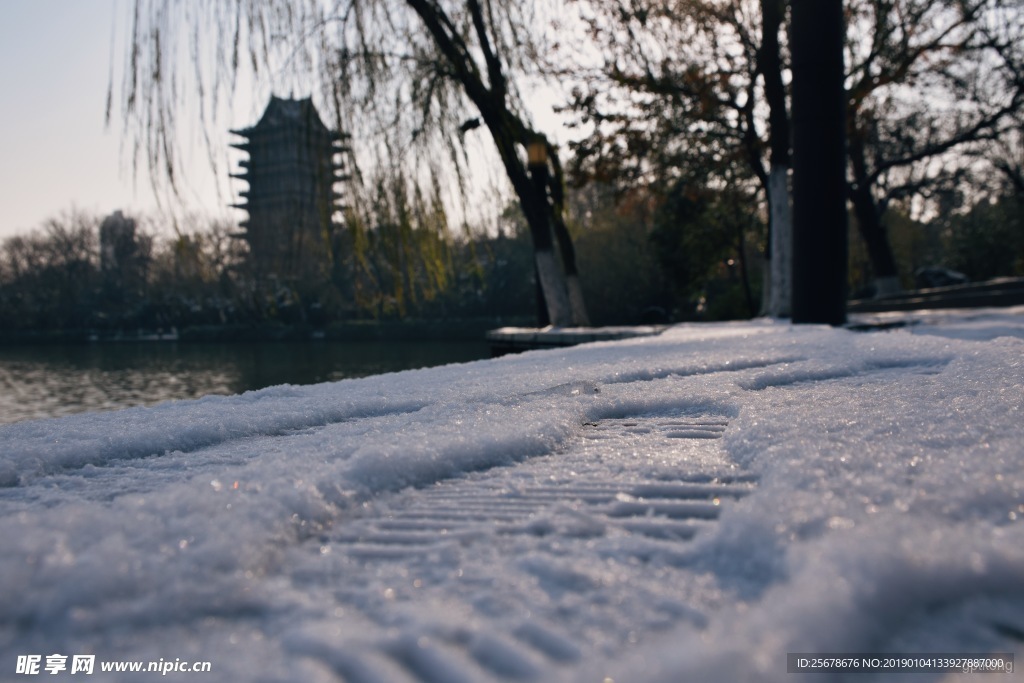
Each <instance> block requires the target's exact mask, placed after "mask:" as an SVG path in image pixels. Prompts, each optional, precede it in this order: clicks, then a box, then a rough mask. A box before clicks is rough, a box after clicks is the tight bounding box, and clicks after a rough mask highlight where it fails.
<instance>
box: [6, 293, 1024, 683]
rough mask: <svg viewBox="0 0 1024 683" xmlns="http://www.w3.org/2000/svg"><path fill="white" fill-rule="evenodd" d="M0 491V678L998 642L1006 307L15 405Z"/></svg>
mask: <svg viewBox="0 0 1024 683" xmlns="http://www.w3.org/2000/svg"><path fill="white" fill-rule="evenodd" d="M919 333H923V334H919ZM0 484H2V486H3V487H2V488H0V538H2V539H3V540H4V546H5V552H4V553H3V555H2V556H0V589H2V590H0V651H2V655H0V667H2V668H0V678H2V679H4V680H6V679H7V678H8V677H11V678H18V677H15V676H14V675H13V674H14V672H15V662H16V660H17V657H18V656H19V655H30V654H39V655H44V659H45V655H49V654H52V653H61V654H64V655H68V656H71V655H78V654H95V655H96V657H97V661H112V660H140V661H156V660H160V659H163V660H165V661H173V660H175V659H181V660H186V661H210V662H211V663H212V673H211V674H204V675H198V674H178V675H177V678H176V675H175V674H171V675H170V676H167V677H166V678H167V679H168V680H185V679H190V680H195V679H204V680H224V681H228V680H253V681H295V680H302V681H353V682H358V683H368V682H376V681H387V682H392V681H394V682H398V683H401V682H403V681H430V682H433V681H445V682H449V681H455V682H457V681H551V680H567V681H575V680H580V681H601V680H604V679H605V678H610V679H612V680H616V681H679V680H699V681H710V680H769V681H772V680H777V681H782V680H789V679H790V678H791V676H792V675H793V674H787V673H786V654H787V652H848V653H850V652H878V651H890V652H927V651H933V652H947V653H954V652H964V653H966V652H970V653H1013V652H1015V651H1017V652H1021V651H1022V649H1024V646H1022V643H1024V524H1022V521H1024V310H1022V309H1011V310H1008V311H1001V312H990V313H985V312H981V313H958V314H949V315H948V316H943V315H939V314H933V315H929V316H922V317H921V324H919V325H917V326H914V327H911V328H908V329H905V330H898V331H892V332H876V333H869V334H864V333H854V332H850V331H845V330H834V329H828V328H819V327H800V328H796V327H791V326H788V325H784V324H777V323H771V322H766V321H756V322H752V323H742V324H724V325H704V326H680V327H676V328H672V329H670V330H669V331H667V332H666V333H665V334H663V335H662V336H660V337H656V338H647V339H637V340H629V341H623V342H615V343H606V344H594V345H588V346H584V347H575V348H571V349H560V350H553V351H545V352H536V353H528V354H524V355H521V356H515V357H505V358H502V359H498V360H496V361H484V362H478V363H470V364H466V365H456V366H448V367H444V368H434V369H430V370H423V371H415V372H406V373H398V374H394V375H386V376H381V377H374V378H366V379H361V380H351V381H343V382H338V383H333V384H324V385H317V386H312V387H288V386H286V387H275V388H270V389H265V390H262V391H259V392H251V393H248V394H243V395H241V396H234V397H208V398H206V399H202V400H199V401H191V402H178V403H170V404H164V405H161V406H157V407H154V408H148V409H132V410H127V411H120V412H116V413H106V414H93V415H77V416H72V417H67V418H62V419H59V420H47V421H38V422H27V423H20V424H14V425H9V426H5V427H0ZM65 673H66V672H65ZM66 675H67V676H68V678H70V679H71V680H74V677H73V676H71V675H70V674H66ZM148 675H149V676H154V675H157V674H148ZM96 676H97V677H98V678H99V679H103V678H104V677H106V678H107V680H145V678H146V675H141V677H140V674H135V675H134V677H132V675H129V674H124V675H122V678H118V677H117V676H116V675H115V674H100V673H97V674H96ZM1015 676H1019V674H1010V675H1007V674H1000V675H997V676H996V677H995V678H992V679H991V680H993V681H995V680H1000V681H1001V680H1017V679H1016V678H1015ZM20 678H24V677H20ZM48 678H49V677H48ZM56 678H58V679H60V678H61V677H60V676H58V677H56ZM801 678H802V680H837V677H836V676H834V675H833V676H823V677H820V678H819V677H817V676H815V675H813V674H803V675H801ZM889 678H894V679H895V680H902V679H901V678H899V677H898V676H897V677H892V676H891V675H890V676H889ZM889 678H887V677H886V676H885V675H876V676H872V675H868V674H855V675H851V677H850V680H857V681H869V680H889ZM913 680H915V681H936V680H943V681H953V680H975V678H974V677H970V676H964V675H958V674H914V677H913ZM986 680H987V679H986Z"/></svg>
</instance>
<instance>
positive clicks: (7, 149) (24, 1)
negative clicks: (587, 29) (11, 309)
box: [0, 0, 565, 239]
mask: <svg viewBox="0 0 1024 683" xmlns="http://www.w3.org/2000/svg"><path fill="white" fill-rule="evenodd" d="M131 10H132V0H0V64H2V67H0V96H2V102H3V106H2V107H0V208H2V210H0V239H3V238H5V237H9V236H11V235H16V234H25V233H27V232H30V231H32V230H35V229H37V228H39V227H41V226H42V225H43V224H44V222H45V221H46V220H47V219H49V218H53V217H59V216H61V215H63V214H66V213H67V212H69V211H71V210H80V211H84V212H86V213H89V214H93V215H97V216H104V215H107V214H110V213H112V212H113V211H115V210H122V211H124V212H125V213H126V214H128V215H133V216H141V215H149V216H152V217H155V218H157V219H158V220H160V219H162V220H163V222H168V220H169V218H170V216H171V215H174V216H182V215H184V214H187V213H199V214H203V215H209V216H217V217H228V218H232V219H235V220H237V219H239V218H241V217H243V216H242V214H240V212H238V211H235V210H232V209H230V208H229V207H228V205H229V204H230V203H232V202H233V201H237V196H236V194H235V193H237V192H238V190H240V189H244V185H242V186H241V187H240V186H239V183H240V182H241V181H237V180H235V181H233V180H231V179H230V178H229V177H228V173H229V172H230V171H232V170H237V169H236V168H235V166H236V165H237V161H238V159H239V158H240V153H239V152H237V151H234V150H231V149H230V147H229V145H228V143H229V142H231V141H233V140H234V138H233V136H231V135H229V134H228V130H229V129H232V128H244V127H246V126H249V125H252V124H253V123H255V122H256V121H257V120H258V119H259V116H260V114H261V112H262V109H263V107H264V106H265V105H266V101H267V98H268V96H269V94H270V92H271V91H272V90H273V88H274V87H275V86H274V85H273V84H271V85H267V84H265V83H261V84H258V85H254V84H252V81H251V79H250V81H249V83H250V86H249V89H248V90H246V89H245V88H242V87H241V86H240V87H239V89H238V90H236V94H235V96H234V98H233V100H232V101H231V102H229V103H228V104H227V106H224V107H222V108H221V111H220V113H219V114H218V115H219V116H220V119H219V120H217V121H213V122H209V128H208V129H207V131H206V132H207V134H208V135H209V136H210V139H211V141H212V143H213V144H212V147H213V150H212V154H213V155H214V157H215V161H216V163H217V164H218V168H217V169H216V172H215V171H214V169H213V168H212V167H211V165H210V154H211V151H210V147H208V146H207V144H206V143H205V141H204V136H203V131H202V130H201V128H200V126H199V124H198V123H196V124H195V125H193V126H188V125H186V123H185V122H187V121H188V120H190V119H189V116H190V115H189V114H188V113H187V112H179V114H180V115H179V116H177V119H178V127H177V133H178V135H177V139H176V141H177V144H178V146H179V150H180V156H179V158H178V167H177V168H176V169H175V173H176V176H177V177H178V179H179V180H180V181H182V182H181V184H180V187H179V190H180V191H181V194H180V195H179V196H178V197H174V196H172V195H171V194H170V192H169V191H168V190H167V188H165V187H161V188H160V189H159V192H158V193H155V192H154V189H153V185H152V182H151V180H150V176H149V174H148V171H147V169H146V168H145V162H144V161H142V162H141V167H140V168H139V169H138V170H137V171H136V170H134V169H133V168H132V158H131V154H130V147H131V145H132V138H131V135H130V134H128V133H126V132H125V130H124V126H123V123H122V120H121V117H120V114H121V109H122V103H123V97H122V93H121V92H120V89H119V87H118V86H119V85H120V82H121V78H122V74H123V70H124V67H125V62H126V55H127V52H126V49H127V48H126V40H127V38H128V33H129V28H130V26H129V21H130V18H131V16H130V15H131ZM111 74H113V79H114V97H113V102H112V104H113V107H112V112H113V115H112V120H111V123H110V125H109V126H108V125H107V124H106V122H105V113H106V100H107V89H108V83H109V81H110V79H111ZM240 78H241V79H243V80H242V81H240V83H242V82H243V81H244V79H245V78H246V77H245V75H242V76H241V77H240ZM278 85H280V84H278ZM281 87H285V86H280V87H279V88H278V89H280V88H281ZM287 87H288V88H289V90H288V91H287V92H285V91H281V92H276V93H275V94H277V95H280V96H295V97H305V96H308V95H310V94H313V93H310V92H299V91H298V90H295V89H294V88H293V87H292V86H287ZM530 100H531V101H530V103H529V104H528V107H529V108H530V109H531V110H532V115H533V117H534V118H535V121H536V122H537V123H538V124H539V127H540V129H541V130H544V131H545V132H546V133H547V134H548V135H549V138H550V139H552V140H555V141H561V140H560V138H561V137H562V135H561V134H562V133H564V132H565V129H563V128H561V123H560V119H559V117H558V116H556V115H554V114H553V112H552V107H553V105H554V104H556V102H557V98H556V97H554V94H553V93H552V92H550V91H548V90H546V89H545V88H543V87H541V88H540V89H534V90H533V92H532V95H531V97H530ZM195 119H196V120H197V121H198V115H196V116H195ZM478 142H479V143H482V144H483V145H484V146H485V147H487V146H488V143H489V137H485V136H484V134H483V133H481V134H480V135H479V136H478ZM492 151H493V150H492ZM471 155H474V153H473V152H471ZM496 168H500V167H496ZM490 171H491V172H493V171H494V169H490Z"/></svg>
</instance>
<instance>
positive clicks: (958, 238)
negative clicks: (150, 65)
mask: <svg viewBox="0 0 1024 683" xmlns="http://www.w3.org/2000/svg"><path fill="white" fill-rule="evenodd" d="M735 194H736V193H735V191H729V190H723V191H720V192H715V193H707V192H705V193H696V192H692V191H683V190H680V191H678V192H677V193H675V194H670V195H669V196H655V195H653V194H651V193H649V192H644V191H636V192H633V193H625V194H623V193H618V194H615V195H613V194H612V193H610V192H602V191H601V188H600V187H599V186H594V185H591V186H588V187H587V188H584V189H583V190H580V191H577V192H575V193H574V196H573V200H572V202H571V205H570V208H569V213H570V219H571V220H570V224H571V226H572V229H573V237H574V240H575V242H576V250H577V258H578V261H579V264H580V271H581V280H582V283H583V287H584V293H585V296H586V299H587V304H588V307H589V309H590V314H591V318H592V321H593V323H594V324H597V325H608V324H639V323H651V322H672V321H683V320H719V319H729V318H744V317H751V316H754V315H756V314H758V312H759V310H760V306H761V301H760V298H761V284H762V265H763V259H764V241H765V220H764V218H763V216H761V215H760V214H759V213H758V212H757V211H756V210H752V208H751V207H752V206H753V207H756V202H752V201H750V198H747V197H742V196H734V195H735ZM1022 204H1024V203H1022V198H1021V196H1020V195H1019V194H1010V195H1006V196H1003V197H1001V198H997V199H995V200H993V199H983V200H981V201H979V203H977V204H976V205H974V206H970V207H961V208H959V210H957V211H950V212H948V213H944V214H942V215H939V216H936V217H935V218H934V219H933V220H932V221H931V222H929V223H921V222H917V221H913V220H911V219H910V218H908V217H907V215H906V213H904V212H902V211H900V210H899V207H898V206H895V207H893V208H891V209H890V210H889V211H887V213H886V214H885V216H884V220H885V223H886V226H887V229H888V231H889V234H890V236H891V240H892V244H893V250H894V252H895V253H896V256H897V259H898V261H899V263H900V270H901V272H902V273H904V274H905V281H904V283H903V284H904V286H905V287H908V288H909V287H913V286H914V285H915V284H918V285H921V284H927V283H915V282H914V280H913V276H912V274H913V273H914V272H916V271H917V270H918V269H919V268H922V267H926V266H934V265H942V266H945V267H948V268H951V269H954V270H957V271H960V272H962V273H964V274H966V275H967V276H968V277H969V278H970V279H972V280H981V279H986V278H990V277H994V276H999V275H1018V276H1020V275H1024V209H1022ZM403 215H404V216H405V217H404V218H403V219H402V220H399V221H392V222H388V221H381V222H378V223H377V224H376V225H374V227H372V228H369V227H366V224H360V223H358V222H355V221H352V220H350V221H349V222H348V223H346V224H343V225H339V226H338V227H337V230H336V233H335V234H334V235H333V236H331V240H330V243H329V245H328V246H326V247H325V254H328V255H329V258H325V261H324V264H322V265H321V266H320V267H318V268H316V269H311V270H309V269H308V270H307V271H306V273H305V275H304V277H302V278H297V277H293V278H279V277H278V276H276V275H273V274H271V275H269V276H263V277H257V276H256V275H255V274H254V273H253V272H251V270H250V268H249V265H248V262H247V258H246V255H247V251H246V247H245V242H244V241H243V240H239V239H237V238H235V237H232V235H231V233H232V232H233V231H234V230H235V228H234V226H232V225H230V224H228V223H226V222H224V221H216V220H204V219H200V218H193V219H191V220H190V221H187V224H185V225H182V224H181V223H180V222H179V224H178V225H177V227H176V229H174V230H170V229H167V228H166V227H161V226H160V224H159V223H158V222H157V221H156V220H153V219H143V218H140V219H138V220H133V219H132V218H130V217H124V216H121V215H120V214H119V213H115V214H114V215H112V216H108V217H105V218H104V217H100V216H94V215H88V214H86V213H82V212H80V211H72V212H67V213H65V214H63V215H60V216H58V217H55V218H52V219H50V220H48V221H46V223H45V224H44V225H42V226H40V227H39V228H37V229H36V230H35V231H33V232H31V233H29V234H27V235H21V236H16V237H10V238H7V239H5V240H4V241H3V242H2V243H0V332H2V333H6V335H0V336H6V338H7V339H11V338H24V334H23V333H27V332H33V333H57V332H61V331H69V330H70V331H76V334H77V333H92V334H95V335H99V336H104V335H106V336H111V335H116V334H119V333H135V332H136V331H138V330H144V331H146V332H150V333H152V332H156V331H159V330H164V331H167V330H170V329H171V328H175V329H176V330H178V331H184V330H187V329H194V330H202V332H197V333H195V334H197V335H198V336H199V337H204V338H206V337H209V336H210V335H216V332H211V330H216V329H221V330H223V336H225V337H227V338H239V337H244V336H245V334H246V332H245V330H247V329H255V328H263V329H266V328H267V327H271V328H273V327H275V326H276V327H295V328H298V329H309V330H323V329H327V328H329V327H330V326H331V324H332V323H334V324H336V323H342V322H358V321H399V320H410V319H414V320H433V321H438V320H447V321H455V320H469V319H485V318H486V319H493V320H496V321H500V320H514V321H517V322H523V321H525V322H529V321H532V320H536V317H535V316H536V312H537V294H536V288H535V284H534V265H533V251H532V246H531V243H530V239H529V235H528V230H527V229H526V226H525V224H524V222H523V220H522V218H521V217H520V214H519V212H518V211H517V210H516V209H515V208H514V207H510V208H509V209H507V210H506V211H505V212H504V213H503V214H502V215H501V216H500V218H499V219H498V220H497V222H496V224H495V225H493V226H491V229H489V230H487V231H484V230H475V231H470V230H465V231H464V232H463V233H462V234H460V235H453V234H452V232H451V231H450V230H449V228H448V226H447V225H446V224H445V223H444V220H443V218H442V219H439V218H438V217H437V215H436V214H431V217H430V218H429V220H428V219H426V218H424V217H423V216H418V215H417V214H416V212H412V213H409V214H403ZM852 239H853V242H852V248H851V252H850V261H851V268H850V278H851V279H850V290H851V295H853V296H863V295H870V293H871V292H870V281H871V278H870V266H869V259H868V257H867V254H866V252H865V249H864V247H863V246H862V245H861V244H860V243H859V242H858V240H857V239H856V238H855V237H854V238H852Z"/></svg>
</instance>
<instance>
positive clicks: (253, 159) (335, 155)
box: [231, 96, 347, 282]
mask: <svg viewBox="0 0 1024 683" xmlns="http://www.w3.org/2000/svg"><path fill="white" fill-rule="evenodd" d="M231 133H233V134H235V135H238V136H240V137H242V138H244V141H243V142H237V143H232V145H231V146H232V147H234V148H236V149H239V150H242V151H243V152H246V153H247V154H248V155H249V158H248V159H243V160H241V161H239V167H240V170H239V172H237V173H232V174H231V177H232V178H238V179H240V180H244V181H246V183H248V185H249V187H248V189H247V190H244V191H242V192H239V195H240V196H241V198H242V199H243V200H244V201H241V202H239V203H237V204H232V205H231V206H233V207H234V208H237V209H242V210H244V211H246V212H247V213H248V214H249V216H248V219H247V220H245V221H242V222H241V223H239V226H240V227H241V228H243V229H244V232H242V233H240V234H239V235H238V236H239V237H241V238H242V239H244V240H246V241H247V242H248V243H249V259H250V263H251V265H252V266H253V267H254V270H255V273H256V275H257V277H259V278H263V277H267V276H270V275H276V276H277V277H278V278H279V279H280V280H283V281H293V282H294V281H296V280H307V279H309V278H317V277H318V276H322V274H323V273H324V271H325V270H326V268H327V267H328V266H329V265H330V259H331V249H330V242H331V236H332V234H333V232H334V225H335V222H334V216H335V214H336V213H337V212H338V211H339V210H341V209H342V208H343V207H342V206H341V205H340V204H339V201H340V199H341V195H340V194H339V193H338V192H336V191H335V184H336V183H338V182H340V181H343V180H346V179H347V176H345V175H344V174H343V171H342V163H341V160H340V157H341V154H342V153H343V152H345V151H346V148H345V147H344V146H342V140H343V139H344V138H345V137H347V136H343V135H342V134H340V133H338V132H337V131H333V130H330V129H329V128H327V126H325V125H324V123H323V121H322V120H321V119H320V115H319V114H318V113H317V111H316V108H315V107H314V106H313V102H312V100H311V99H310V98H308V97H307V98H305V99H300V100H296V99H283V98H280V97H273V96H272V97H271V98H270V103H269V104H268V105H267V109H266V111H264V112H263V116H262V117H260V120H259V122H258V123H256V125H254V126H251V127H249V128H242V129H237V130H232V131H231Z"/></svg>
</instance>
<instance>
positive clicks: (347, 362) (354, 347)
mask: <svg viewBox="0 0 1024 683" xmlns="http://www.w3.org/2000/svg"><path fill="white" fill-rule="evenodd" d="M487 356H488V348H487V345H486V344H485V343H484V342H466V341H457V342H440V341H417V342H409V341H404V342H397V341H396V342H381V341H376V342H336V341H310V342H252V343H233V344H232V343H202V344H200V343H188V344H181V343H177V342H150V343H145V342H140V343H120V344H118V343H107V344H90V345H40V346H30V347H28V346H0V423H10V422H18V421H20V420H28V419H35V418H43V417H56V416H60V415H70V414H72V413H80V412H85V411H91V410H115V409H118V408H126V407H129V406H137V405H154V404H156V403H161V402H163V401H168V400H173V399H189V398H199V397H200V396H205V395H207V394H238V393H242V392H244V391H249V390H251V389H262V388H263V387H268V386H274V385H277V384H315V383H317V382H329V381H335V380H339V379H346V378H352V377H366V376H368V375H376V374H381V373H384V372H395V371H398V370H408V369H412V368H423V367H431V366H435V365H446V364H448V363H458V362H465V361H470V360H476V359H480V358H486V357H487Z"/></svg>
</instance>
